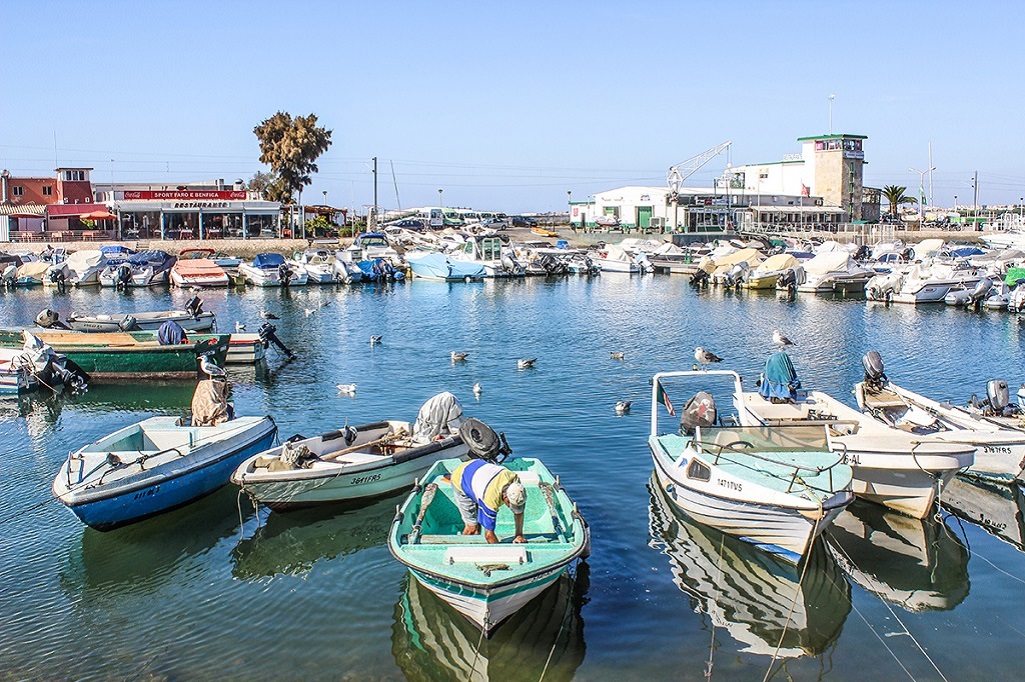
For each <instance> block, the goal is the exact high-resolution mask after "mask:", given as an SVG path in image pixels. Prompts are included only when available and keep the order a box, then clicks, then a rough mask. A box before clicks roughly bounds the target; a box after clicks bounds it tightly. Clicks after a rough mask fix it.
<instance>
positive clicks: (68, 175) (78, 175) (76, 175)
mask: <svg viewBox="0 0 1025 682" xmlns="http://www.w3.org/2000/svg"><path fill="white" fill-rule="evenodd" d="M84 180H85V171H80V170H69V171H64V181H65V182H83V181H84Z"/></svg>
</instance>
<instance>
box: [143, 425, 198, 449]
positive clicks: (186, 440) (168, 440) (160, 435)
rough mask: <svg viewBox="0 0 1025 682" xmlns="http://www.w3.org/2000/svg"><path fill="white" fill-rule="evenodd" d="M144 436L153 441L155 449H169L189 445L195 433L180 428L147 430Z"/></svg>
mask: <svg viewBox="0 0 1025 682" xmlns="http://www.w3.org/2000/svg"><path fill="white" fill-rule="evenodd" d="M146 438H147V439H148V440H149V441H150V442H151V443H153V447H154V448H156V449H157V450H170V449H171V448H188V447H191V446H192V444H193V442H194V440H195V434H194V433H193V432H192V431H191V430H186V429H181V430H177V431H147V432H146Z"/></svg>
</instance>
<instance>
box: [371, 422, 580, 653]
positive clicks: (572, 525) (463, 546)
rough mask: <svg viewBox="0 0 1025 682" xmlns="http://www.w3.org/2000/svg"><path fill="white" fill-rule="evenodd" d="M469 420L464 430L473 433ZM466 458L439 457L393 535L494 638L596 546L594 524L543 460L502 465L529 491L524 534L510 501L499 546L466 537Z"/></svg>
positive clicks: (402, 553)
mask: <svg viewBox="0 0 1025 682" xmlns="http://www.w3.org/2000/svg"><path fill="white" fill-rule="evenodd" d="M465 430H466V429H465V426H464V432H465ZM460 464H462V462H461V461H460V460H458V459H446V460H441V461H439V462H437V463H436V464H435V465H434V466H433V467H431V469H430V471H428V472H427V475H426V476H424V478H423V479H422V480H421V481H420V483H419V484H418V485H416V486H415V487H414V488H413V492H412V493H411V494H410V496H409V497H408V498H407V499H406V501H405V502H404V503H403V504H402V506H401V507H400V508H399V510H398V513H397V514H396V516H395V520H394V521H393V522H392V525H391V529H390V531H389V533H388V548H389V549H390V550H391V553H392V555H393V556H394V557H395V558H396V559H398V560H399V561H400V562H401V563H403V564H404V565H405V566H406V567H408V568H409V571H410V573H412V575H413V577H414V578H416V580H417V581H418V582H419V583H420V584H421V585H423V586H424V587H426V588H427V589H429V590H431V591H432V592H434V593H435V594H436V595H438V596H439V597H441V599H443V600H444V601H445V602H447V603H448V604H449V605H450V606H451V607H452V608H453V609H455V610H456V611H458V612H459V613H461V614H463V615H464V616H466V618H468V619H469V620H470V622H471V623H473V624H474V625H476V626H477V627H478V628H480V630H481V631H482V633H483V635H484V636H489V635H490V634H491V633H492V631H494V629H495V628H496V627H498V625H499V624H500V623H501V622H502V621H504V620H505V619H506V618H508V617H509V616H511V615H512V614H514V613H516V612H517V611H518V610H519V609H520V608H521V607H523V606H524V605H525V604H527V602H529V601H531V600H532V599H533V598H534V597H536V596H537V595H539V594H540V593H541V592H542V591H544V590H545V589H546V588H548V587H550V586H551V585H553V584H554V583H555V581H556V580H558V579H559V576H561V575H563V574H564V573H565V572H566V570H567V569H568V567H569V566H570V564H572V563H573V562H574V561H575V560H577V559H578V558H586V557H587V555H588V553H589V552H590V529H589V528H588V526H587V524H586V523H585V522H584V519H583V517H582V516H581V515H580V513H579V512H578V511H577V508H576V505H575V504H573V502H572V501H571V500H570V498H569V496H568V495H567V494H566V492H565V490H563V489H562V486H561V485H559V479H558V478H556V477H554V476H553V475H552V473H551V472H550V471H549V470H548V468H547V467H545V465H544V464H542V463H541V462H540V461H538V460H536V459H529V458H523V459H516V460H510V461H507V462H505V463H504V464H503V465H502V466H504V467H505V468H506V469H509V470H512V471H513V472H515V473H516V474H517V475H518V476H519V480H520V482H521V483H522V484H523V485H524V487H525V488H526V491H527V498H526V506H525V507H524V513H523V528H522V535H523V537H524V538H526V540H527V541H526V542H525V543H519V544H514V543H513V542H512V537H513V535H514V534H515V529H514V526H515V522H514V517H513V514H512V512H511V511H509V509H508V508H507V507H505V506H504V505H503V506H502V508H501V509H500V510H499V512H498V519H497V525H496V529H495V532H496V534H497V536H498V537H499V538H500V541H499V543H497V544H488V543H487V542H486V540H485V536H484V535H480V534H478V535H463V534H462V531H463V521H462V518H461V516H460V511H459V507H458V506H457V502H456V497H455V491H454V489H453V487H452V484H451V482H450V481H447V480H445V479H446V478H450V477H451V475H452V473H453V472H454V471H455V470H456V468H457V467H459V465H460Z"/></svg>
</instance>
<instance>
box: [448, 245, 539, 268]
mask: <svg viewBox="0 0 1025 682" xmlns="http://www.w3.org/2000/svg"><path fill="white" fill-rule="evenodd" d="M448 255H449V257H450V258H451V259H453V260H457V261H460V262H464V263H470V264H473V265H479V266H481V267H483V268H484V276H485V277H523V276H524V275H525V274H526V269H525V268H524V266H523V265H521V264H520V263H519V262H517V260H516V258H515V256H514V255H513V253H512V251H511V249H509V248H505V247H504V246H503V243H502V239H501V238H500V237H494V236H471V237H469V238H468V239H467V240H466V241H465V242H463V245H462V247H461V248H459V249H457V250H455V251H451V252H449V254H448Z"/></svg>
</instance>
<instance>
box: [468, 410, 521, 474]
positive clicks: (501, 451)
mask: <svg viewBox="0 0 1025 682" xmlns="http://www.w3.org/2000/svg"><path fill="white" fill-rule="evenodd" d="M459 436H460V437H461V438H462V439H463V442H464V443H466V447H467V448H468V449H469V450H470V456H471V457H473V458H475V459H483V460H484V461H486V462H493V463H495V464H498V463H500V462H502V461H503V460H504V459H505V458H506V457H508V456H509V455H511V454H512V448H511V447H509V442H508V441H507V440H506V439H505V433H499V434H496V433H495V431H494V429H492V428H491V427H490V426H488V425H487V424H485V423H484V422H482V421H481V420H479V419H475V418H473V417H470V418H469V419H467V420H466V421H464V422H463V423H462V425H461V426H460V427H459Z"/></svg>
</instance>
